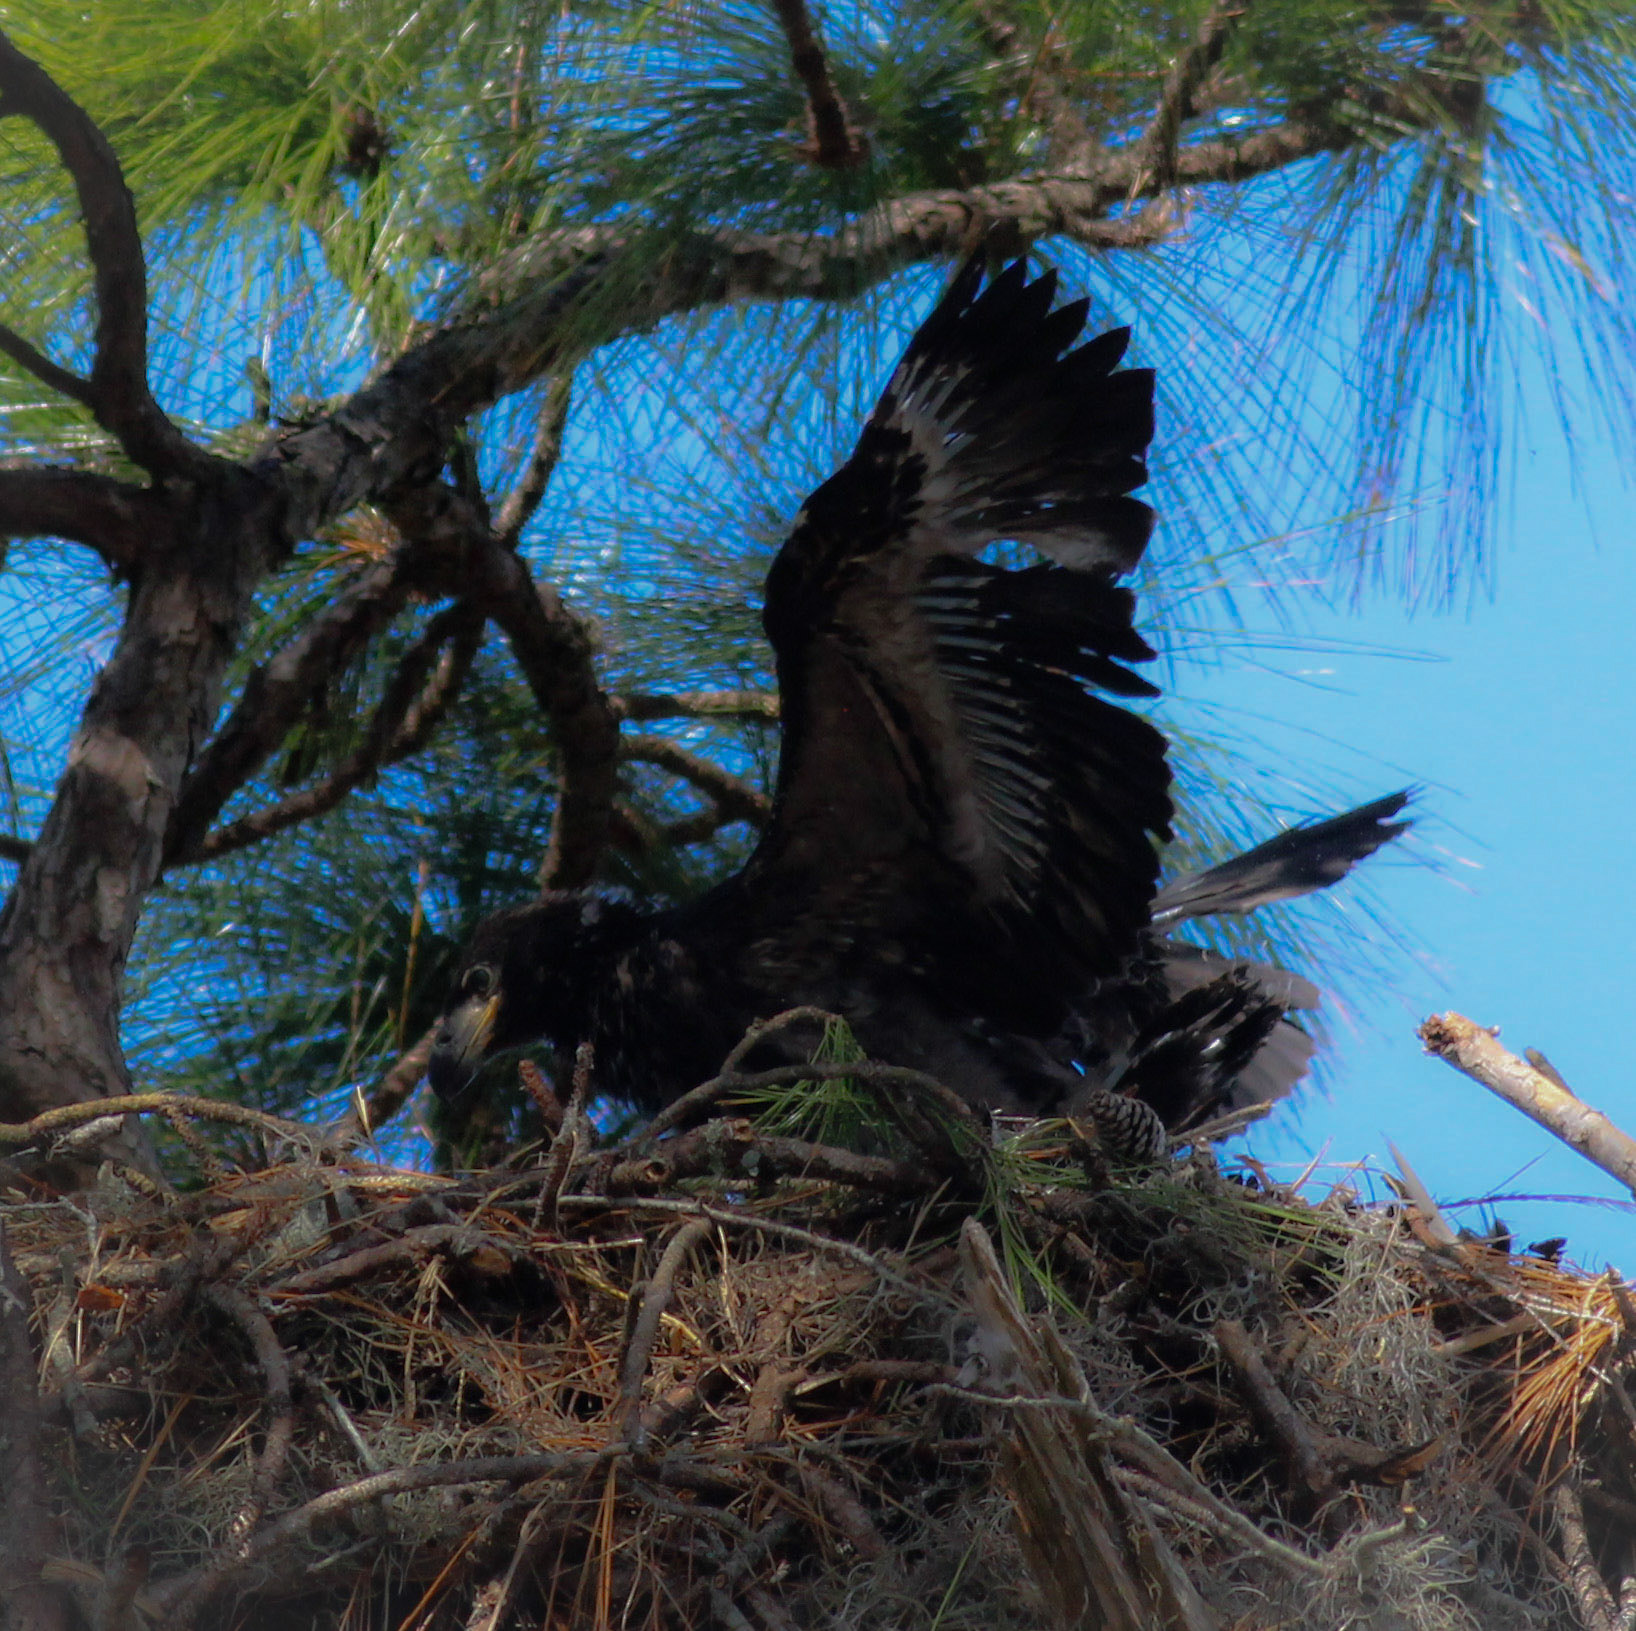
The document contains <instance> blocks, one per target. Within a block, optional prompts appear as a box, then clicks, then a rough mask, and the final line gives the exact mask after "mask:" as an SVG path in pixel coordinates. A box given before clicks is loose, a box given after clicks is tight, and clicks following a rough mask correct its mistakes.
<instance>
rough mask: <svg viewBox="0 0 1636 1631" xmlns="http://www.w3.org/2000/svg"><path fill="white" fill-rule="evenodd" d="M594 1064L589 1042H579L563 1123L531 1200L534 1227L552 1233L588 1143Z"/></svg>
mask: <svg viewBox="0 0 1636 1631" xmlns="http://www.w3.org/2000/svg"><path fill="white" fill-rule="evenodd" d="M595 1065H596V1049H595V1047H594V1046H593V1045H592V1044H591V1043H589V1042H581V1043H580V1045H579V1046H578V1047H577V1048H576V1049H575V1050H574V1080H573V1085H572V1087H570V1089H569V1091H568V1103H567V1105H566V1106H565V1107H564V1108H563V1113H562V1126H561V1127H559V1128H558V1129H557V1133H556V1136H555V1137H554V1138H553V1139H552V1140H551V1150H550V1153H549V1154H548V1155H547V1156H546V1158H545V1170H544V1171H543V1172H542V1173H541V1175H540V1193H539V1198H538V1199H537V1200H536V1201H535V1202H534V1228H535V1229H536V1230H538V1229H539V1228H541V1227H542V1225H543V1226H544V1227H545V1228H547V1229H549V1230H550V1232H551V1233H552V1234H558V1233H560V1232H561V1221H560V1217H559V1214H558V1210H557V1205H558V1202H559V1200H560V1199H561V1197H562V1192H563V1188H564V1186H565V1185H566V1184H567V1182H568V1178H569V1175H570V1174H571V1173H572V1172H573V1170H574V1163H575V1162H576V1161H577V1160H578V1159H579V1156H580V1152H581V1151H582V1150H584V1149H585V1147H586V1146H587V1145H588V1144H589V1143H590V1131H589V1125H588V1121H587V1118H586V1114H585V1104H586V1101H587V1100H588V1099H589V1098H590V1096H591V1071H592V1070H593V1069H594V1068H595Z"/></svg>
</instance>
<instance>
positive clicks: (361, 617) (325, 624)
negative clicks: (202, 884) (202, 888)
mask: <svg viewBox="0 0 1636 1631" xmlns="http://www.w3.org/2000/svg"><path fill="white" fill-rule="evenodd" d="M410 566H411V562H410V552H409V551H408V550H407V549H400V550H398V551H396V552H395V553H394V554H392V555H390V556H389V557H387V558H386V559H385V560H383V561H377V562H375V563H374V564H372V565H371V566H369V567H368V568H367V569H366V570H365V571H364V572H362V573H361V574H360V575H359V577H358V578H357V579H356V580H355V581H354V582H353V583H352V584H351V585H350V586H349V587H348V588H347V589H345V590H343V591H342V592H341V594H340V595H338V596H337V597H336V599H335V601H334V602H333V604H331V605H330V606H328V607H326V608H325V609H324V611H322V612H321V613H319V615H318V616H317V617H315V618H314V619H313V620H312V622H311V623H309V624H308V625H307V626H306V628H305V629H303V630H302V632H301V633H300V634H299V635H298V636H297V637H296V638H295V639H294V640H292V641H291V642H290V643H289V644H288V645H287V646H285V647H284V649H283V650H282V651H280V652H279V653H278V654H277V655H276V656H274V657H273V658H272V659H271V660H270V661H269V662H266V663H262V664H258V665H257V666H256V667H255V668H253V669H251V671H250V675H249V678H248V679H246V680H245V682H244V689H243V691H242V692H241V693H240V695H239V700H238V703H237V705H236V706H235V707H234V709H233V711H232V713H231V714H229V715H228V717H227V718H226V719H225V720H224V721H223V722H222V725H221V727H220V729H219V730H217V732H216V734H215V736H214V737H212V738H211V740H210V743H209V745H208V746H207V747H206V748H205V750H204V752H203V753H201V754H200V755H199V757H198V759H197V760H196V761H195V763H194V765H193V768H192V769H191V770H190V771H189V772H188V774H187V776H186V777H185V778H184V779H183V781H182V785H181V789H180V791H179V792H178V794H177V798H176V808H175V810H174V811H173V812H172V815H171V820H170V827H169V830H168V831H167V833H166V837H165V864H166V865H167V866H175V865H178V864H180V863H183V862H186V861H192V860H199V859H202V858H203V857H202V853H201V852H202V848H203V845H204V842H205V834H206V833H207V832H208V830H209V827H210V823H211V822H212V821H214V820H215V819H216V817H217V816H218V815H219V814H220V813H221V810H222V807H223V806H224V805H225V804H226V803H227V801H228V799H230V798H231V797H232V796H233V794H234V793H236V792H237V791H238V790H239V788H241V787H242V786H243V785H244V784H245V782H246V781H248V780H249V779H250V777H251V775H252V774H254V772H255V771H256V769H257V768H258V767H259V766H260V765H261V764H262V763H263V762H264V761H265V760H266V759H267V757H268V756H269V755H270V754H271V753H273V752H274V750H275V749H276V748H277V747H278V745H279V743H280V742H282V741H283V740H284V738H285V737H286V736H287V735H288V734H289V732H290V729H291V727H292V726H293V725H294V724H295V721H296V720H297V718H299V717H300V714H301V710H302V709H303V708H304V707H305V706H306V705H307V703H308V702H309V700H310V699H311V698H312V696H313V695H314V693H316V692H317V691H319V690H321V689H322V688H323V687H324V685H325V684H326V683H327V682H328V681H329V679H330V677H331V675H333V674H334V673H335V672H336V670H337V669H339V668H342V667H344V666H345V665H346V664H347V663H349V662H350V661H351V660H352V659H353V658H354V657H355V656H356V655H357V654H358V653H359V652H360V651H362V650H363V649H364V647H365V646H366V645H367V644H368V643H369V641H370V640H372V639H374V637H375V636H376V635H377V634H379V633H380V631H381V630H382V629H384V628H385V627H386V626H387V624H389V623H390V622H391V621H392V619H393V618H394V617H396V616H397V615H398V613H399V612H400V611H401V610H402V609H403V605H404V602H405V601H406V600H407V599H408V598H409V590H410Z"/></svg>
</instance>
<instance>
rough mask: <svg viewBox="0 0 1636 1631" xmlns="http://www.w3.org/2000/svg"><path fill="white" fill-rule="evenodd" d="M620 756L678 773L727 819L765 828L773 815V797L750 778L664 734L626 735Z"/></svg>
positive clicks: (676, 774)
mask: <svg viewBox="0 0 1636 1631" xmlns="http://www.w3.org/2000/svg"><path fill="white" fill-rule="evenodd" d="M619 757H620V758H621V759H624V760H626V761H627V762H629V763H633V764H646V765H655V766H657V767H658V768H659V769H660V770H665V771H669V773H670V774H671V775H672V776H679V777H680V778H681V779H682V780H683V781H685V782H688V783H690V784H691V785H692V786H694V787H696V788H698V790H699V791H700V792H701V793H703V794H704V795H705V797H706V798H708V799H709V800H710V801H711V803H712V804H714V805H715V807H716V809H717V810H719V811H720V812H721V814H722V816H723V818H724V822H725V821H748V822H749V823H750V824H751V825H752V826H755V827H764V826H765V825H766V824H767V821H768V819H769V817H770V816H771V815H772V800H771V799H769V798H768V797H767V795H766V794H765V793H762V792H759V791H757V790H756V789H755V788H754V787H752V786H751V785H750V784H749V783H748V782H747V781H744V780H742V779H741V778H739V777H738V776H734V775H732V774H731V773H730V772H728V771H726V770H723V769H722V768H721V766H720V765H718V764H713V763H712V762H711V761H710V760H709V759H704V758H701V757H700V756H699V755H698V754H696V753H689V752H688V750H687V749H686V748H684V747H682V746H680V745H679V744H678V743H676V742H672V741H671V740H670V739H669V738H668V737H664V736H627V737H624V738H623V739H622V740H621V741H620V744H619Z"/></svg>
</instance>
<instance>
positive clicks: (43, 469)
mask: <svg viewBox="0 0 1636 1631" xmlns="http://www.w3.org/2000/svg"><path fill="white" fill-rule="evenodd" d="M175 508H176V507H175V503H174V501H173V500H172V499H171V498H169V497H168V496H167V495H165V494H164V493H161V492H158V491H156V490H154V489H152V488H145V487H132V486H130V485H128V484H127V483H125V482H122V481H115V480H114V479H113V477H111V476H102V475H98V474H96V473H95V472H94V471H90V470H72V469H67V468H65V467H63V466H61V465H34V466H32V467H26V468H25V467H22V466H18V465H13V464H0V538H65V539H67V540H68V541H69V542H70V543H74V544H84V545H85V546H86V547H87V548H90V549H94V550H95V551H96V552H97V553H98V554H99V555H100V556H101V557H102V558H103V560H105V561H106V562H107V563H108V565H109V566H111V567H113V568H114V569H115V570H117V571H120V572H125V573H129V572H130V570H131V569H132V568H133V567H134V566H135V564H136V562H137V561H138V560H139V559H140V558H141V556H142V553H143V551H144V550H145V549H146V548H147V547H149V546H150V545H151V544H152V543H153V540H154V539H155V538H158V537H163V536H165V534H166V533H167V532H169V531H170V529H171V528H172V527H173V525H174V517H175Z"/></svg>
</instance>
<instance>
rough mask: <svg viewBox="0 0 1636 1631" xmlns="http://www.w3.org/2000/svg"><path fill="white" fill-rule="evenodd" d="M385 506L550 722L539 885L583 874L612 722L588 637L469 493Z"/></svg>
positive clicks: (592, 853) (594, 840) (432, 489)
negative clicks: (487, 631) (547, 825)
mask: <svg viewBox="0 0 1636 1631" xmlns="http://www.w3.org/2000/svg"><path fill="white" fill-rule="evenodd" d="M385 509H386V512H387V514H388V516H389V517H390V519H391V520H392V522H393V524H394V525H395V526H396V527H397V528H398V530H399V531H400V532H401V533H403V535H404V536H405V537H406V538H409V539H411V540H413V542H414V544H415V546H416V548H418V549H420V550H422V551H424V554H425V558H426V559H428V560H429V561H434V562H437V563H438V566H437V570H438V571H439V572H441V574H443V576H444V577H445V579H446V581H447V582H448V583H449V586H450V587H451V588H453V587H454V586H456V585H458V587H459V589H460V592H461V593H463V595H464V596H465V597H466V599H467V600H468V601H469V602H470V603H471V604H472V605H473V606H475V607H477V608H479V609H480V610H481V611H482V612H483V613H484V614H485V615H486V616H487V617H488V618H490V619H491V620H492V621H493V622H494V623H495V624H497V625H498V626H499V628H500V630H501V631H502V632H503V633H504V634H505V636H506V639H507V640H508V641H509V642H510V645H511V649H512V652H513V654H514V655H515V657H516V659H517V664H518V667H519V668H521V669H522V671H523V677H524V678H525V679H526V680H527V681H528V685H529V689H530V690H531V691H532V692H533V693H534V698H535V700H536V702H538V703H539V706H540V710H541V712H542V713H543V714H544V715H545V717H546V718H547V719H548V720H549V721H550V723H551V732H552V740H553V742H554V743H555V746H556V749H557V756H558V781H559V786H560V793H559V796H558V802H557V816H556V822H555V825H554V826H553V828H552V833H551V846H550V850H549V851H548V853H547V856H546V860H545V863H544V865H543V866H542V868H541V874H542V876H541V884H542V887H549V888H559V889H571V888H575V887H577V886H579V885H581V884H584V883H587V882H589V880H590V878H591V875H592V873H593V872H594V871H595V868H596V863H597V861H598V859H599V858H600V856H601V854H602V851H603V848H604V847H605V845H606V844H607V840H608V829H609V823H610V819H611V810H612V806H613V798H614V792H615V789H616V786H617V782H616V771H617V766H618V753H619V727H618V726H617V724H615V722H614V717H613V713H612V711H611V710H610V708H609V707H608V702H607V698H606V697H604V696H603V694H602V688H601V686H600V684H599V683H598V681H597V676H596V666H595V662H594V658H595V651H596V646H595V641H594V640H593V638H592V634H591V630H590V628H589V626H588V625H587V624H586V622H585V621H584V619H582V618H580V617H577V616H575V615H574V613H572V612H571V611H569V610H568V608H567V607H566V606H565V605H564V604H563V602H562V600H561V598H560V597H559V596H558V594H557V592H556V591H555V590H554V589H552V588H550V587H549V586H548V585H546V584H541V583H536V582H535V580H534V579H533V578H532V577H531V576H530V575H529V571H528V568H527V566H526V565H525V564H524V563H523V561H522V559H521V557H520V556H518V555H517V554H516V553H515V551H513V550H510V549H508V548H506V547H505V546H504V544H502V543H501V541H500V540H499V539H498V538H497V537H496V536H495V534H494V532H493V530H492V529H491V528H490V526H489V524H488V521H487V518H486V517H484V516H483V515H482V514H481V513H480V512H479V510H478V508H477V507H476V506H475V505H474V504H472V503H471V502H470V501H468V500H466V499H463V498H462V497H461V496H460V495H459V494H458V493H456V492H455V491H454V490H453V489H452V488H449V487H447V486H444V485H442V484H433V485H429V486H424V487H416V488H412V489H407V490H404V491H401V492H398V493H395V494H393V495H392V496H391V498H390V499H389V500H388V501H387V502H386V504H385Z"/></svg>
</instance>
